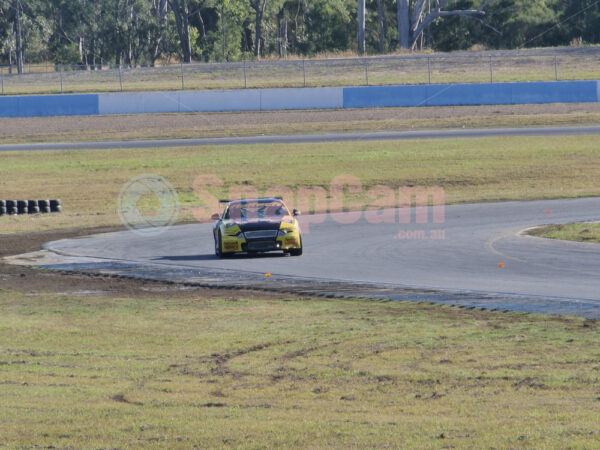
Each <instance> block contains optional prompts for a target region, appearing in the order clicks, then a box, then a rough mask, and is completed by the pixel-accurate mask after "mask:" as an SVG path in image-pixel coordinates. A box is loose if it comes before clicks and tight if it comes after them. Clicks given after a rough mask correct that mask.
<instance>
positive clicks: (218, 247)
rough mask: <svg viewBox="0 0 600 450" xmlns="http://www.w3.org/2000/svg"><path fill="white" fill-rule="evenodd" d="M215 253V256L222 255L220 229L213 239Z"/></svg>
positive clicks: (219, 256)
mask: <svg viewBox="0 0 600 450" xmlns="http://www.w3.org/2000/svg"><path fill="white" fill-rule="evenodd" d="M215 255H217V258H222V257H223V251H222V250H221V231H219V232H218V234H217V239H215Z"/></svg>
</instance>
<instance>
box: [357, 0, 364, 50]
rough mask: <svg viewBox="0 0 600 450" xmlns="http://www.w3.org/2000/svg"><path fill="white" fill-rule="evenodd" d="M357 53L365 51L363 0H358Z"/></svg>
mask: <svg viewBox="0 0 600 450" xmlns="http://www.w3.org/2000/svg"><path fill="white" fill-rule="evenodd" d="M357 47H358V55H359V56H361V55H363V54H364V53H365V0H358V45H357Z"/></svg>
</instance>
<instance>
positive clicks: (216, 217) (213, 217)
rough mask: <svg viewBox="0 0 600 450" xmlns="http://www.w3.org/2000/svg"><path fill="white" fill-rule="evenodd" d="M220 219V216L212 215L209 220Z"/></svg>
mask: <svg viewBox="0 0 600 450" xmlns="http://www.w3.org/2000/svg"><path fill="white" fill-rule="evenodd" d="M220 218H221V216H220V215H219V214H217V213H214V214H213V215H212V216H210V220H219V219H220Z"/></svg>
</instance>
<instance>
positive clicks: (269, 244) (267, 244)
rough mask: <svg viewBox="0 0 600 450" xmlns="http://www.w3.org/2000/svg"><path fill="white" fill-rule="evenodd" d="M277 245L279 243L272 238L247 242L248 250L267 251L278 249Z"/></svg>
mask: <svg viewBox="0 0 600 450" xmlns="http://www.w3.org/2000/svg"><path fill="white" fill-rule="evenodd" d="M277 248H278V247H277V243H276V242H275V241H274V240H273V239H270V240H268V241H259V240H256V241H248V244H247V249H248V251H251V252H260V251H266V250H276V249H277Z"/></svg>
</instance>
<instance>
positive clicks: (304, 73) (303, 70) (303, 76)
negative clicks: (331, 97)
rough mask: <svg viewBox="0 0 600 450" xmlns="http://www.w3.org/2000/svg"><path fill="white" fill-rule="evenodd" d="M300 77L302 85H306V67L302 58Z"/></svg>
mask: <svg viewBox="0 0 600 450" xmlns="http://www.w3.org/2000/svg"><path fill="white" fill-rule="evenodd" d="M302 79H303V80H304V87H306V69H305V67H304V59H303V60H302Z"/></svg>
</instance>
